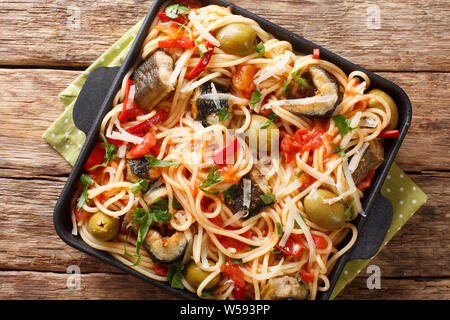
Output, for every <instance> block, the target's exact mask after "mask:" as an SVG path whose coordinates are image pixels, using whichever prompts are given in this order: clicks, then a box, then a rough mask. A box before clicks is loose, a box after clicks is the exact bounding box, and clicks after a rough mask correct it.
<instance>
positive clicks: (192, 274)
mask: <svg viewBox="0 0 450 320" xmlns="http://www.w3.org/2000/svg"><path fill="white" fill-rule="evenodd" d="M208 261H209V265H213V264H214V263H213V262H212V261H210V260H208ZM210 274H211V272H207V271H204V270H202V269H200V268H199V267H198V266H197V264H196V263H195V262H194V261H191V262H189V264H188V265H187V266H186V268H184V277H185V278H186V281H187V282H188V283H189V284H190V285H191V286H193V287H194V288H196V289H197V288H198V286H199V285H200V284H201V283H202V282H203V281H204V280H205V279H206V277H208V276H209V275H210ZM219 280H220V274H218V275H216V276H215V277H214V278H212V280H211V281H210V282H209V283H208V284H207V285H206V286H205V289H211V288H212V287H214V286H216V285H217V284H218V283H219Z"/></svg>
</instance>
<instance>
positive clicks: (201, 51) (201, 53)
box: [197, 42, 213, 58]
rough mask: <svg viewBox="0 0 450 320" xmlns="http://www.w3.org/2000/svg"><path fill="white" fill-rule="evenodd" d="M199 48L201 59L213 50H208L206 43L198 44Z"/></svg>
mask: <svg viewBox="0 0 450 320" xmlns="http://www.w3.org/2000/svg"><path fill="white" fill-rule="evenodd" d="M197 48H198V50H199V51H200V58H204V57H205V53H207V52H208V51H211V50H213V49H212V48H209V49H207V48H206V46H205V44H204V43H200V42H197Z"/></svg>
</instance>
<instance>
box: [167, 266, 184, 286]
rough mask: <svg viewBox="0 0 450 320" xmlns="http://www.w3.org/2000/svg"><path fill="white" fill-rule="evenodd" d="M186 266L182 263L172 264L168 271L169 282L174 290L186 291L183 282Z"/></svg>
mask: <svg viewBox="0 0 450 320" xmlns="http://www.w3.org/2000/svg"><path fill="white" fill-rule="evenodd" d="M183 269H184V265H183V264H182V263H181V262H175V263H172V264H171V265H170V266H169V269H168V270H167V280H168V281H169V284H170V286H171V287H172V288H175V289H184V285H183V282H182V279H183V276H182V275H181V271H183Z"/></svg>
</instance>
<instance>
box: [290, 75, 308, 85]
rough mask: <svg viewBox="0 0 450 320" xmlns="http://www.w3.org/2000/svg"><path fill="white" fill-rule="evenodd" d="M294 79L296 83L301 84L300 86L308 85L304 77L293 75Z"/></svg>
mask: <svg viewBox="0 0 450 320" xmlns="http://www.w3.org/2000/svg"><path fill="white" fill-rule="evenodd" d="M294 80H295V82H297V84H298V85H299V86H302V87H307V86H309V83H308V81H307V80H306V79H305V78H300V77H294Z"/></svg>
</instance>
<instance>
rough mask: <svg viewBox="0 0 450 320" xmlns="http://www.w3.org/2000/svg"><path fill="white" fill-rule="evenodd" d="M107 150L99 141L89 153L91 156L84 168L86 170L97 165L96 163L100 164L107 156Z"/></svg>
mask: <svg viewBox="0 0 450 320" xmlns="http://www.w3.org/2000/svg"><path fill="white" fill-rule="evenodd" d="M105 153H106V152H105V150H104V149H103V148H102V147H101V144H100V143H98V144H97V145H96V146H95V147H94V149H93V150H92V152H91V154H90V155H89V158H88V159H87V160H86V162H85V163H84V166H83V168H84V169H85V170H86V171H89V169H91V168H92V167H95V166H96V165H99V164H101V163H103V159H104V158H105Z"/></svg>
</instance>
